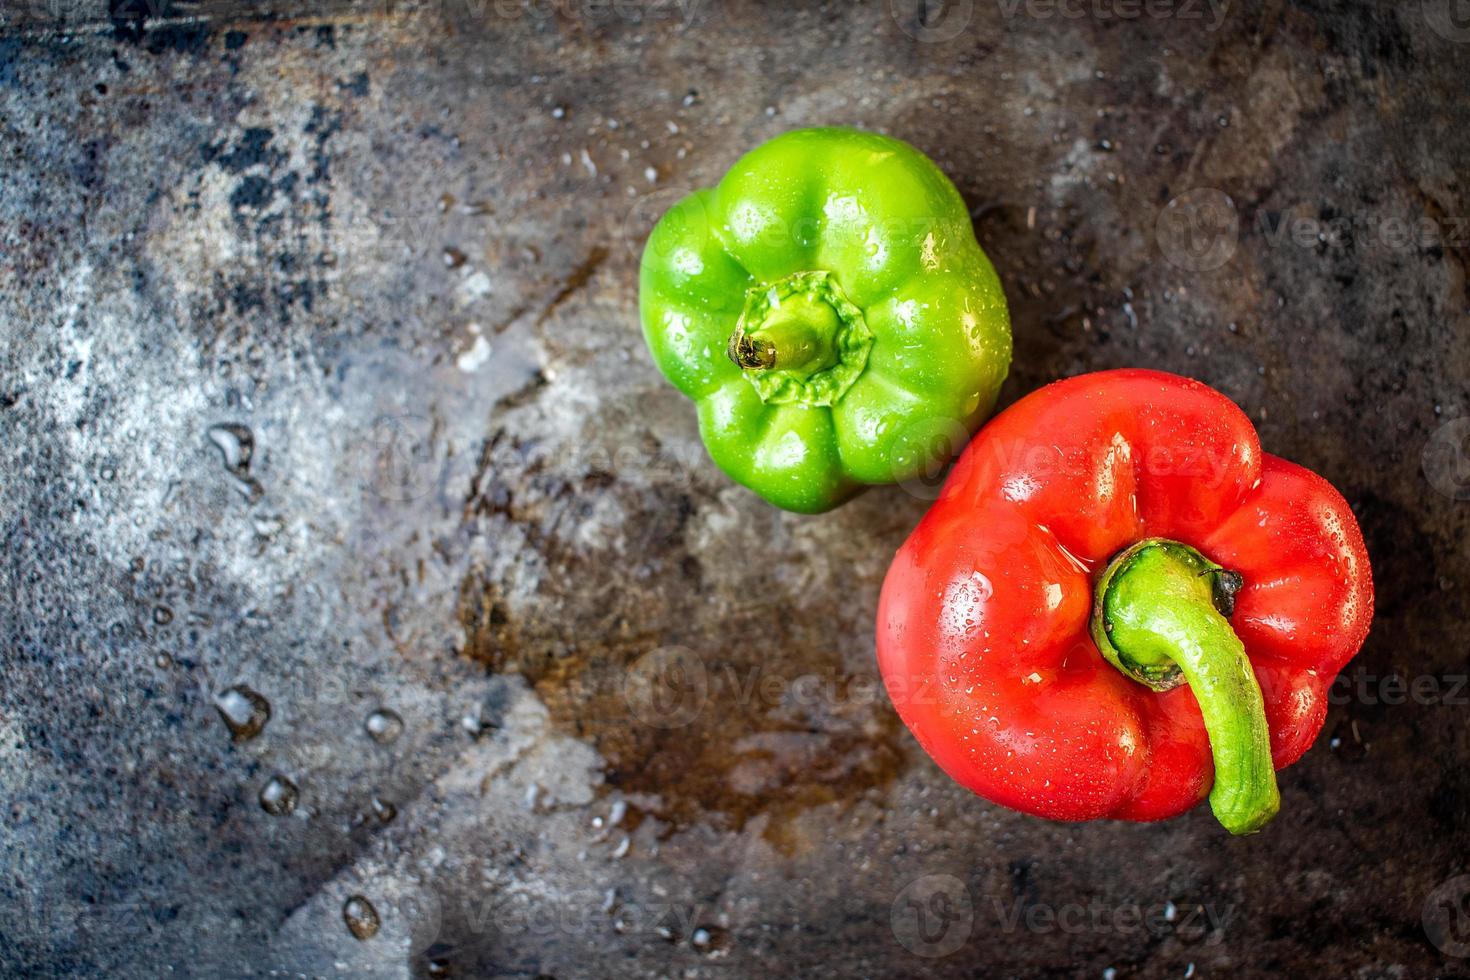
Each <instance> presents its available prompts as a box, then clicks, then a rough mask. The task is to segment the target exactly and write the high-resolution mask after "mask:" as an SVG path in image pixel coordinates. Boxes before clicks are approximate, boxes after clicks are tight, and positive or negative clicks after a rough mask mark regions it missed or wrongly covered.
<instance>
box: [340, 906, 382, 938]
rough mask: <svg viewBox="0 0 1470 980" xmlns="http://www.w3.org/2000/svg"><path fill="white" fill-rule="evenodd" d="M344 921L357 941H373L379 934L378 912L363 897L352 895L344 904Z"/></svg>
mask: <svg viewBox="0 0 1470 980" xmlns="http://www.w3.org/2000/svg"><path fill="white" fill-rule="evenodd" d="M342 921H343V922H345V923H347V931H348V932H350V933H352V935H353V936H354V937H355V938H357V939H371V938H373V937H374V936H376V935H377V934H378V926H379V920H378V910H377V909H375V908H373V903H372V902H369V901H368V900H367V899H366V898H365V897H363V896H362V895H352V896H350V897H349V898H348V899H347V901H345V902H343V903H342Z"/></svg>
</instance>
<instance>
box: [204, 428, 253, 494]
mask: <svg viewBox="0 0 1470 980" xmlns="http://www.w3.org/2000/svg"><path fill="white" fill-rule="evenodd" d="M208 435H209V441H210V442H212V443H214V444H215V446H217V447H218V448H219V451H220V457H221V459H222V460H223V461H224V464H225V471H226V472H227V473H229V474H230V477H231V479H232V480H233V482H234V484H235V489H236V490H238V491H240V495H241V496H243V497H244V498H245V501H246V502H247V503H251V504H253V503H256V502H257V501H259V500H260V498H261V497H263V496H264V495H265V490H264V489H263V488H262V487H261V485H260V483H259V482H258V481H257V480H256V479H255V478H254V477H252V476H251V475H250V460H251V458H252V457H253V456H254V455H255V434H254V433H253V432H251V431H250V429H249V428H247V427H246V426H243V425H239V424H238V423H235V422H225V423H221V424H219V425H211V426H210V427H209V430H208Z"/></svg>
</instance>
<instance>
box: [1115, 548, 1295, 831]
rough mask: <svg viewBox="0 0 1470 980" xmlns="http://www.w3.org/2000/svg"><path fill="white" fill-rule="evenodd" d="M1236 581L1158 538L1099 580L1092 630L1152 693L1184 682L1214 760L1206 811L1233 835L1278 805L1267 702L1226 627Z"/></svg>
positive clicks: (1120, 559)
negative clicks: (1201, 716)
mask: <svg viewBox="0 0 1470 980" xmlns="http://www.w3.org/2000/svg"><path fill="white" fill-rule="evenodd" d="M1240 586H1241V578H1240V576H1239V575H1238V574H1236V573H1235V572H1230V571H1226V570H1225V569H1223V568H1221V567H1220V566H1219V565H1216V564H1215V563H1213V562H1211V561H1210V560H1209V559H1207V558H1205V556H1204V555H1201V554H1200V553H1199V552H1198V551H1196V550H1195V549H1193V548H1191V547H1189V546H1188V545H1183V544H1179V543H1178V542H1175V541H1167V540H1164V539H1162V538H1152V539H1149V540H1147V541H1140V542H1139V543H1138V544H1135V545H1133V546H1132V547H1130V548H1128V549H1127V550H1125V551H1123V552H1122V553H1120V554H1119V555H1118V556H1117V557H1116V558H1114V559H1113V560H1112V562H1111V563H1110V564H1109V565H1108V567H1107V569H1106V570H1105V571H1104V572H1103V575H1102V578H1101V579H1100V580H1099V581H1098V583H1097V590H1096V594H1095V599H1096V601H1095V603H1094V606H1093V614H1092V635H1093V639H1094V640H1095V641H1096V643H1097V646H1098V649H1099V650H1100V651H1101V652H1102V654H1103V656H1104V657H1106V658H1107V660H1108V662H1109V663H1111V664H1112V665H1113V666H1114V667H1117V668H1118V669H1119V670H1120V671H1122V672H1123V673H1124V674H1126V675H1127V676H1129V677H1131V678H1132V679H1134V680H1136V681H1138V682H1139V683H1141V684H1147V685H1148V686H1149V687H1152V688H1154V689H1155V690H1160V691H1166V690H1168V689H1170V688H1172V687H1176V686H1178V685H1179V684H1181V683H1188V684H1189V687H1190V690H1192V691H1193V692H1194V697H1195V700H1196V701H1198V702H1199V707H1200V713H1201V714H1202V715H1204V721H1205V731H1206V732H1208V733H1209V736H1210V751H1211V753H1212V754H1213V755H1214V757H1215V785H1214V788H1213V789H1211V790H1210V808H1211V809H1212V810H1214V812H1215V816H1216V818H1217V819H1219V821H1220V823H1221V824H1222V825H1224V827H1225V829H1226V830H1228V831H1230V832H1231V833H1232V834H1250V833H1254V832H1256V831H1257V830H1260V829H1261V827H1263V826H1264V825H1265V824H1266V822H1267V821H1269V820H1270V819H1271V818H1272V817H1273V816H1275V815H1276V811H1277V810H1278V809H1280V807H1281V794H1280V791H1279V790H1278V789H1277V786H1276V770H1275V768H1274V767H1273V766H1272V765H1271V733H1270V730H1269V729H1268V728H1267V726H1266V709H1265V704H1264V702H1263V701H1262V699H1261V688H1260V685H1258V684H1257V683H1256V677H1255V674H1254V673H1253V672H1252V670H1251V665H1250V660H1249V659H1247V657H1246V655H1245V646H1244V644H1242V643H1241V642H1240V638H1239V637H1237V636H1236V635H1235V631H1234V630H1233V629H1231V628H1230V621H1229V619H1227V617H1228V616H1229V615H1230V613H1231V612H1232V611H1233V609H1234V603H1235V593H1236V592H1238V591H1239V590H1240Z"/></svg>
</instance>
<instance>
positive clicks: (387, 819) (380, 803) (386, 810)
mask: <svg viewBox="0 0 1470 980" xmlns="http://www.w3.org/2000/svg"><path fill="white" fill-rule="evenodd" d="M373 816H375V817H377V818H378V822H379V823H392V822H393V818H394V817H396V816H398V808H397V807H396V806H394V805H393V804H392V803H389V802H388V801H387V800H384V799H380V798H379V797H376V796H374V797H373Z"/></svg>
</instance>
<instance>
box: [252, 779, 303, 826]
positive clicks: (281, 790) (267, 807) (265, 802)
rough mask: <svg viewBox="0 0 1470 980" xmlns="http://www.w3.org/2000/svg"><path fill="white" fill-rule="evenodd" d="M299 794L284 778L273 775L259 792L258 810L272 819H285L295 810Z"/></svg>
mask: <svg viewBox="0 0 1470 980" xmlns="http://www.w3.org/2000/svg"><path fill="white" fill-rule="evenodd" d="M300 797H301V792H300V790H298V789H297V788H296V784H295V783H293V782H291V780H289V779H287V778H286V777H285V776H281V775H275V776H272V777H271V778H270V782H268V783H266V784H265V787H264V788H263V789H261V791H260V808H261V809H262V810H264V811H265V812H266V813H269V814H270V815H271V816H273V817H287V816H290V815H291V814H292V813H294V812H295V810H296V801H297V800H298V799H300Z"/></svg>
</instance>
